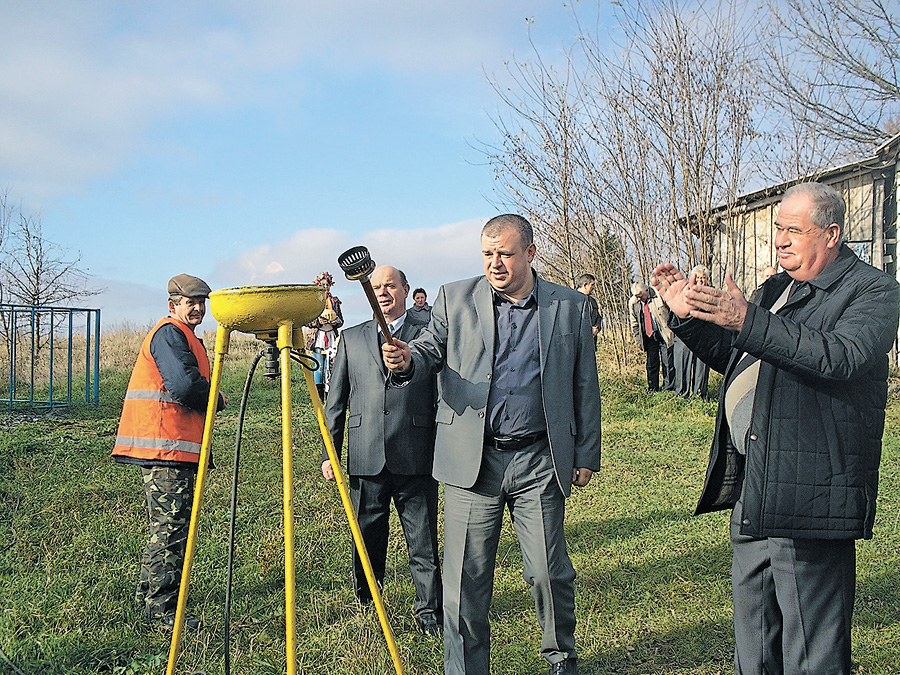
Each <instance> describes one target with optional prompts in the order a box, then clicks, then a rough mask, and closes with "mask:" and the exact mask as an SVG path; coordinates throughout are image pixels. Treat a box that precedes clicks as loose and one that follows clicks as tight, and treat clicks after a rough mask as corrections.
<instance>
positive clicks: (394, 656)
mask: <svg viewBox="0 0 900 675" xmlns="http://www.w3.org/2000/svg"><path fill="white" fill-rule="evenodd" d="M303 376H304V377H305V378H306V387H307V389H309V398H310V400H311V401H312V404H313V408H314V409H315V411H316V418H317V419H318V421H319V430H320V431H321V432H322V440H323V441H325V450H326V451H327V452H328V459H329V460H330V461H331V468H332V469H333V470H334V479H335V482H337V485H338V490H339V491H340V493H341V501H342V502H343V504H344V511H345V512H346V513H347V520H348V522H349V523H350V531H351V532H352V533H353V542H354V543H355V544H356V550H357V551H358V552H359V558H360V560H361V561H362V566H363V570H365V573H366V581H367V582H368V583H369V590H370V591H371V593H372V599H373V600H374V602H375V610H376V611H377V612H378V620H379V621H380V622H381V630H382V631H383V632H384V639H385V640H386V641H387V646H388V651H389V652H390V653H391V660H392V661H393V662H394V670H396V671H397V675H403V665H402V664H401V663H400V651H399V650H398V649H397V642H396V640H395V639H394V631H393V630H391V624H390V622H388V618H387V612H386V611H385V609H384V601H383V600H382V599H381V590H380V589H379V588H378V583H377V582H376V581H375V572H373V571H372V563H371V562H370V560H369V553H368V551H366V544H365V542H363V538H362V531H361V530H360V529H359V521H358V520H357V519H356V511H355V510H354V509H353V502H351V501H350V491H349V490H348V489H347V482H346V481H345V480H344V472H343V471H342V470H341V462H340V460H339V459H338V456H337V452H335V449H334V440H333V439H332V438H331V432H330V431H328V425H327V424H326V422H325V411H324V409H323V408H322V401H321V400H320V399H319V392H318V391H317V390H316V384H315V381H314V380H313V374H312V371H311V370H309V369H308V368H303Z"/></svg>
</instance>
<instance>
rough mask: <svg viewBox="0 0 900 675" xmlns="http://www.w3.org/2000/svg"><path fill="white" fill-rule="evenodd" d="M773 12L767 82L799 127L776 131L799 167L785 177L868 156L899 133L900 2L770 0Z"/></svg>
mask: <svg viewBox="0 0 900 675" xmlns="http://www.w3.org/2000/svg"><path fill="white" fill-rule="evenodd" d="M769 8H770V9H769V11H770V12H771V15H772V16H773V17H774V21H773V23H772V25H771V29H770V31H769V35H768V36H767V38H766V39H765V40H763V44H764V45H766V47H767V56H768V58H767V59H766V60H765V62H766V64H767V66H768V77H767V78H766V81H768V82H769V83H770V85H771V102H772V104H773V105H774V106H776V107H777V108H778V109H780V110H781V111H782V112H783V113H784V114H785V115H786V116H787V117H788V118H789V119H790V120H791V121H792V124H793V127H794V128H793V129H790V128H789V129H788V131H790V132H792V133H789V134H778V133H777V131H776V132H775V133H774V134H773V136H774V137H775V138H776V139H777V140H778V141H779V142H780V143H781V144H782V147H784V149H785V150H786V151H787V152H786V154H787V156H788V157H789V158H790V159H791V163H792V166H791V165H789V168H796V169H797V170H796V171H794V172H792V173H789V174H787V175H788V176H796V175H803V174H805V173H808V172H810V171H811V170H815V169H821V168H824V166H825V165H827V164H829V163H832V162H834V161H835V160H836V159H839V158H844V157H846V156H847V155H848V154H851V153H852V154H860V153H866V152H868V151H869V150H870V149H871V147H872V146H875V145H879V144H880V143H881V142H883V141H884V140H885V139H887V138H888V137H890V136H892V135H894V134H896V133H897V131H898V127H900V18H898V17H900V2H897V0H778V1H777V2H776V1H774V0H769ZM780 126H784V125H783V124H782V125H780Z"/></svg>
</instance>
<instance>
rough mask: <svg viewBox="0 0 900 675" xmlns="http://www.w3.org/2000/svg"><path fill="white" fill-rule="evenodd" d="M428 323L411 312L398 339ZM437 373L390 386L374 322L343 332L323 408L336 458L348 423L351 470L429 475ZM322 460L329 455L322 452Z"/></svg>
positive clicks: (356, 473) (364, 473)
mask: <svg viewBox="0 0 900 675" xmlns="http://www.w3.org/2000/svg"><path fill="white" fill-rule="evenodd" d="M424 327H425V324H424V323H421V322H419V321H417V320H416V319H414V318H413V317H411V316H409V315H407V317H406V320H405V321H404V322H403V326H401V328H400V332H399V334H398V335H397V337H398V338H400V339H401V340H403V341H404V342H406V341H408V340H412V339H413V338H414V337H416V336H417V335H418V334H419V332H420V331H421V330H422V329H423V328H424ZM434 406H435V386H434V377H425V378H422V379H421V380H420V381H418V382H416V383H413V384H412V385H411V386H409V387H403V388H401V389H398V388H396V387H389V386H388V385H387V373H386V370H385V368H384V362H383V361H382V357H381V343H380V341H379V338H378V324H377V323H376V322H375V320H374V319H373V320H371V321H366V322H365V323H362V324H359V325H358V326H353V327H352V328H347V329H345V330H344V331H343V332H342V333H341V338H340V340H339V341H338V347H337V354H336V356H335V359H334V371H333V372H332V375H331V381H330V385H329V391H328V400H327V403H326V406H325V418H326V420H327V422H328V428H329V431H331V436H332V437H333V438H334V445H335V449H336V450H337V453H338V456H340V454H341V447H342V446H343V443H344V422H345V420H346V423H347V431H348V436H349V438H348V442H347V457H348V460H347V465H348V466H347V472H348V473H349V474H350V475H351V476H374V475H376V474H378V473H380V472H381V470H382V469H384V468H385V467H387V469H388V470H389V471H391V472H392V473H395V474H401V475H408V476H409V475H419V474H423V475H427V474H430V473H431V470H432V457H433V454H434V410H435V408H434ZM322 459H323V461H324V460H325V459H328V456H327V454H325V453H324V452H323V455H322Z"/></svg>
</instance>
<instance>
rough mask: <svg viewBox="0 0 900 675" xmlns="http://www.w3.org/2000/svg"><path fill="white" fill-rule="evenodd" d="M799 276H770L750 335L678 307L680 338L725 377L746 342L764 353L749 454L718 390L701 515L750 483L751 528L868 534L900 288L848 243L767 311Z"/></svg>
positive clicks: (752, 311)
mask: <svg viewBox="0 0 900 675" xmlns="http://www.w3.org/2000/svg"><path fill="white" fill-rule="evenodd" d="M791 282H792V279H791V278H790V276H788V274H787V273H785V272H782V273H781V274H777V275H775V276H773V277H772V278H771V279H769V280H768V281H766V282H765V284H763V286H762V287H761V289H760V292H759V293H758V297H757V298H756V299H755V302H754V303H751V304H750V305H749V307H748V309H747V317H746V319H745V321H744V326H743V328H742V330H741V331H740V333H734V332H732V331H728V330H725V329H723V328H720V327H719V326H716V325H714V324H709V323H706V322H703V321H701V320H698V319H687V320H680V319H678V318H677V317H675V315H674V314H673V315H672V317H673V319H672V320H671V322H670V323H671V325H672V328H673V329H674V330H675V332H676V333H677V334H678V335H679V337H681V339H682V340H684V342H685V343H686V344H687V345H688V347H689V348H690V349H691V351H693V352H695V353H696V354H697V356H698V357H699V358H701V359H702V360H703V361H704V362H706V363H708V364H709V365H710V367H711V368H713V369H715V370H717V371H719V372H722V373H724V374H725V378H726V379H725V381H727V380H728V378H729V376H730V374H731V370H732V369H733V368H734V366H735V365H736V363H737V361H738V359H739V358H740V356H741V354H743V353H744V352H747V353H749V354H752V355H754V356H756V357H758V358H759V359H760V361H761V364H760V369H759V379H758V381H757V386H756V393H755V398H754V402H753V414H752V421H751V424H750V429H749V431H748V432H747V433H748V435H747V439H746V441H747V442H746V446H747V448H748V451H747V456H746V459H745V458H744V457H743V456H741V455H739V454H738V453H737V451H736V449H735V448H734V445H733V443H732V442H731V434H730V432H729V429H728V424H727V422H726V419H725V415H724V411H723V400H724V394H722V395H720V396H719V411H718V415H717V418H716V431H715V437H714V439H713V445H712V450H711V452H710V458H709V467H708V469H707V475H706V483H705V485H704V487H703V493H702V495H701V497H700V502H699V504H698V506H697V513H705V512H709V511H716V510H720V509H725V508H730V507H732V506H733V505H734V504H735V502H736V501H737V499H738V498H739V497H740V495H741V488H742V485H743V484H744V483H746V485H745V486H744V500H743V519H742V524H741V534H744V535H748V536H754V537H792V538H820V539H858V538H866V539H868V538H871V536H872V525H873V523H874V520H875V499H876V496H877V492H878V465H879V462H880V460H881V437H882V434H883V432H884V409H885V404H886V401H887V375H888V358H887V352H888V351H890V349H891V346H892V345H893V343H894V340H895V339H896V337H897V323H898V311H900V287H898V284H897V282H896V281H895V280H894V279H892V278H890V277H889V276H888V275H886V274H884V273H883V272H881V271H879V270H876V269H875V268H874V267H871V266H870V265H867V264H865V263H863V262H862V261H860V260H859V258H857V257H856V255H855V254H854V253H853V252H852V251H851V250H850V249H849V248H848V247H847V246H842V248H841V250H840V252H839V254H838V258H837V259H836V260H835V261H834V262H833V263H832V264H831V265H829V266H828V267H827V268H826V269H825V270H824V271H823V272H822V273H821V274H820V275H819V276H818V277H816V278H815V279H813V280H812V281H807V282H804V283H802V284H800V285H799V287H798V288H797V289H796V290H795V291H794V293H793V295H792V296H791V299H790V300H789V301H788V302H787V303H786V304H785V305H784V307H782V308H781V309H780V310H778V312H777V313H775V314H773V313H772V312H770V311H769V310H768V309H766V308H768V307H771V306H772V305H773V304H774V302H775V300H776V299H777V298H778V297H779V296H780V295H781V294H782V293H783V292H784V290H785V288H786V287H787V286H788V284H790V283H791ZM757 303H758V304H757Z"/></svg>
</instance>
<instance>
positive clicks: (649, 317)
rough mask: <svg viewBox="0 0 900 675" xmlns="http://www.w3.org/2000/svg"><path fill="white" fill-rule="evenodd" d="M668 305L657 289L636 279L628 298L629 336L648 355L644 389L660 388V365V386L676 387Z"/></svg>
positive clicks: (671, 388) (672, 339) (667, 388)
mask: <svg viewBox="0 0 900 675" xmlns="http://www.w3.org/2000/svg"><path fill="white" fill-rule="evenodd" d="M668 320H669V308H668V307H666V304H665V303H664V302H663V301H662V298H660V297H659V296H658V295H657V294H656V291H654V290H653V289H652V288H650V287H649V286H647V284H643V283H641V282H640V281H635V282H634V283H633V284H631V298H630V299H629V300H628V322H629V324H630V326H631V337H633V338H634V341H635V342H636V343H637V344H638V346H639V347H640V348H641V349H642V350H643V351H644V353H645V354H646V355H647V388H648V389H649V390H650V391H659V367H660V365H662V372H663V389H665V390H666V391H674V389H675V354H674V349H673V345H674V344H675V335H674V334H673V333H672V329H671V328H669V324H668Z"/></svg>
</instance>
